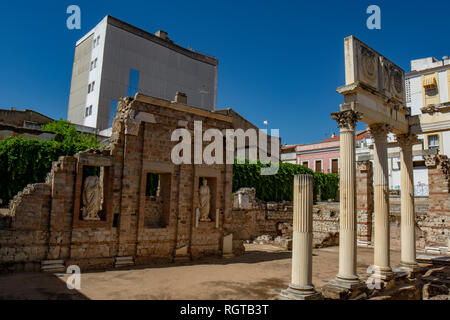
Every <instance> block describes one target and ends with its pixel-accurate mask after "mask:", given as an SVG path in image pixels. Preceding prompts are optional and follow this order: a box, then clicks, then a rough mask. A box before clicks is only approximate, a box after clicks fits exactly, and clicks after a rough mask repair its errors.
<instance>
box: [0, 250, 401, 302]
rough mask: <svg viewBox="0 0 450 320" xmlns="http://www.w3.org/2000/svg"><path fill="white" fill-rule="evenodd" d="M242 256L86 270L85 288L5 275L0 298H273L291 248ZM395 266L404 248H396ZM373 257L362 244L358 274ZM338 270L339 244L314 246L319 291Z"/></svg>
mask: <svg viewBox="0 0 450 320" xmlns="http://www.w3.org/2000/svg"><path fill="white" fill-rule="evenodd" d="M245 246H246V253H245V254H244V255H242V256H238V257H234V258H229V259H221V258H204V259H201V260H197V261H195V262H190V263H185V264H169V265H157V266H150V267H142V268H138V267H135V268H133V269H125V270H124V269H122V270H117V269H116V270H108V271H102V272H86V273H82V275H81V289H80V290H69V289H67V286H66V283H65V280H66V279H67V275H54V274H46V273H17V274H3V275H0V299H158V300H164V299H274V298H276V297H277V296H278V293H279V290H280V289H285V288H286V287H287V286H288V284H289V281H290V276H291V252H289V251H284V250H283V249H280V248H279V247H275V246H272V245H255V244H246V245H245ZM391 260H392V262H391V264H392V265H396V264H398V263H399V262H400V252H398V251H392V252H391ZM372 261H373V249H369V248H358V272H361V273H364V272H365V271H366V269H367V267H368V266H369V265H370V264H371V263H372ZM337 271H338V247H329V248H323V249H314V250H313V283H314V285H315V286H316V288H317V289H319V288H320V287H322V286H323V285H325V284H326V283H327V281H328V280H331V279H332V278H334V276H335V275H336V273H337Z"/></svg>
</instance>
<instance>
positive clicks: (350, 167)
mask: <svg viewBox="0 0 450 320" xmlns="http://www.w3.org/2000/svg"><path fill="white" fill-rule="evenodd" d="M340 136H341V137H340V150H341V152H340V162H341V170H340V180H339V181H340V182H339V187H340V193H339V194H340V204H339V205H340V210H339V212H340V217H339V274H338V277H339V278H341V279H357V278H358V277H357V276H356V188H355V186H356V167H355V165H356V163H355V129H354V128H351V129H347V128H341V130H340Z"/></svg>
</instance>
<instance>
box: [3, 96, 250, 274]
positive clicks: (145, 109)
mask: <svg viewBox="0 0 450 320" xmlns="http://www.w3.org/2000/svg"><path fill="white" fill-rule="evenodd" d="M194 121H202V127H203V130H207V129H208V128H217V129H219V130H223V129H228V128H231V122H232V119H231V118H229V117H227V116H224V115H219V114H215V113H213V112H209V111H205V110H201V109H197V108H193V107H189V106H186V105H183V104H179V103H175V102H170V101H165V100H161V99H157V98H153V97H147V96H143V95H137V96H136V98H135V99H133V98H126V99H122V100H121V101H120V102H119V106H118V110H117V116H116V118H115V119H114V122H113V130H112V136H111V144H110V146H109V147H108V148H107V149H106V150H88V151H85V152H80V153H78V154H76V155H75V156H70V157H61V158H60V159H59V160H58V161H57V162H55V163H53V166H52V170H51V172H50V173H49V174H48V176H47V179H46V182H45V183H38V184H34V185H29V186H28V187H27V188H25V189H24V190H23V191H22V192H20V193H19V194H18V195H16V196H15V198H14V199H13V200H12V201H11V203H10V207H9V210H8V213H7V216H8V217H6V218H5V219H2V225H3V228H2V229H0V266H1V267H2V268H1V269H10V270H30V271H31V270H39V269H40V264H41V261H44V260H63V261H64V263H65V264H66V265H69V264H77V265H79V266H80V267H81V268H82V270H85V269H94V268H107V267H112V266H114V264H115V263H117V261H119V260H120V258H121V257H124V259H125V257H126V260H127V261H131V262H134V263H136V264H146V263H151V262H155V261H172V260H173V259H174V258H178V256H177V255H179V254H182V255H183V258H187V259H189V258H192V259H195V258H199V257H202V256H204V255H220V254H221V253H222V246H223V239H224V236H226V235H228V234H230V233H232V234H236V230H237V229H238V227H239V226H238V224H236V222H235V221H234V218H233V215H232V213H231V210H232V203H231V198H232V195H231V194H232V170H233V169H232V165H218V164H214V165H193V164H192V165H188V164H181V165H175V164H173V163H172V161H171V151H172V148H173V146H174V145H175V144H177V143H178V142H177V141H173V142H172V141H171V133H172V132H173V131H174V130H175V129H177V128H179V127H180V123H182V124H183V127H185V128H187V129H188V130H189V131H190V132H191V134H192V133H193V127H194ZM204 144H205V145H206V144H207V143H206V142H204ZM155 177H157V178H156V179H157V181H158V189H157V193H156V194H153V192H154V190H153V189H152V188H149V187H148V183H147V182H148V181H147V180H148V179H150V178H152V179H155ZM201 179H206V180H207V185H208V187H209V198H208V199H209V220H210V221H206V220H207V219H204V220H205V221H196V214H195V213H196V211H197V209H198V208H200V204H199V192H198V190H199V188H200V183H201V181H200V180H201ZM86 188H87V189H89V190H86ZM3 220H5V221H6V222H5V221H3ZM3 222H5V223H3ZM232 250H233V251H234V253H235V254H238V253H240V252H242V251H243V246H242V241H240V240H239V238H238V237H236V236H234V237H233V248H232ZM118 258H119V259H118Z"/></svg>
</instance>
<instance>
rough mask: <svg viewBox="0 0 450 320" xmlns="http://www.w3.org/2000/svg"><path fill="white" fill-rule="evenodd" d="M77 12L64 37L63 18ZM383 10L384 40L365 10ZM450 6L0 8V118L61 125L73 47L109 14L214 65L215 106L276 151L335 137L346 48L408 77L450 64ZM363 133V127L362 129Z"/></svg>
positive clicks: (51, 4) (33, 4)
mask: <svg viewBox="0 0 450 320" xmlns="http://www.w3.org/2000/svg"><path fill="white" fill-rule="evenodd" d="M71 4H76V5H78V6H80V8H81V30H68V29H67V27H66V19H67V17H68V14H66V8H67V7H68V6H69V5H71ZM371 4H376V5H378V6H379V7H380V8H381V30H369V29H367V27H366V20H367V18H368V17H369V15H368V14H366V8H367V7H368V6H369V5H371ZM449 12H450V1H448V0H447V1H445V0H436V1H432V2H431V1H430V2H424V1H417V0H410V1H365V0H354V1H325V0H323V1H283V0H279V1H246V0H241V1H234V0H226V1H225V0H221V1H195V0H191V1H186V0H184V1H170V0H167V1H132V0H127V1H92V0H91V1H81V0H72V1H29V2H27V1H19V2H14V1H2V2H1V4H0V36H1V39H2V46H1V50H0V70H1V73H0V75H1V76H0V108H5V107H10V106H17V107H18V108H19V109H24V108H29V109H34V110H36V111H39V112H41V113H44V114H46V115H49V116H51V117H53V118H56V119H59V118H63V119H65V118H66V116H67V104H68V100H69V88H70V79H71V73H72V62H73V55H74V48H75V42H76V41H77V40H78V39H79V38H81V37H82V35H84V34H85V33H86V32H87V31H89V30H90V29H91V28H92V27H94V26H95V25H96V24H97V23H98V22H99V21H100V20H101V19H102V18H103V17H104V16H105V15H107V14H110V15H112V16H114V17H117V18H119V19H121V20H124V21H126V22H128V23H130V24H132V25H135V26H137V27H140V28H142V29H144V30H147V31H149V32H155V31H156V30H158V29H163V30H165V31H167V32H168V33H169V36H170V38H171V39H172V40H174V41H175V42H176V43H178V44H180V45H182V46H185V47H187V46H191V47H192V48H194V49H196V50H199V51H202V52H205V53H208V54H210V55H213V56H216V57H217V58H218V59H219V85H218V106H219V107H231V108H233V109H235V110H236V111H237V112H239V113H240V114H242V115H243V116H244V117H246V118H247V119H249V120H250V121H252V122H253V123H254V124H256V125H257V126H260V127H263V121H264V120H268V121H269V128H278V129H280V136H281V137H282V139H283V143H285V142H286V143H288V144H294V143H311V142H315V141H319V140H322V139H325V138H327V137H328V136H329V135H330V134H331V133H332V132H337V131H338V129H337V127H336V123H335V121H333V120H331V118H330V112H333V111H337V110H338V106H339V104H340V103H342V101H343V99H342V97H341V96H340V95H339V94H337V93H336V91H335V90H336V88H337V87H338V86H340V85H342V84H344V48H343V40H344V38H345V37H346V36H348V35H355V36H356V37H358V38H359V39H361V40H362V41H364V42H366V43H367V44H369V45H370V46H372V47H374V48H375V49H376V50H377V51H379V52H381V53H382V54H384V55H385V56H387V57H389V58H390V59H391V60H392V61H394V62H395V63H397V64H398V65H400V66H401V67H403V68H404V69H405V71H406V72H408V71H410V60H412V59H417V58H423V57H428V56H434V57H436V58H439V59H440V58H441V57H442V56H444V55H450V37H449V31H450V25H449V21H448V14H449ZM360 128H362V126H360Z"/></svg>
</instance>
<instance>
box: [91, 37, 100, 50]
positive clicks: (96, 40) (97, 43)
mask: <svg viewBox="0 0 450 320" xmlns="http://www.w3.org/2000/svg"><path fill="white" fill-rule="evenodd" d="M99 44H100V36H97V38H94V43H93V45H92V48H95V47H96V46H98V45H99Z"/></svg>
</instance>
